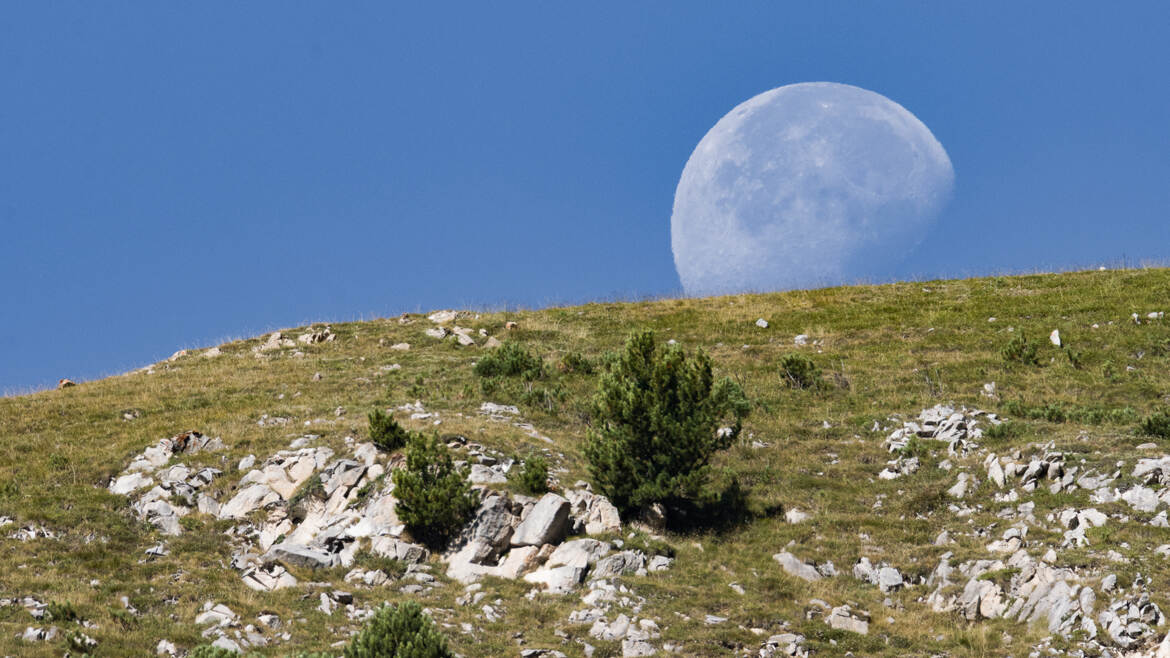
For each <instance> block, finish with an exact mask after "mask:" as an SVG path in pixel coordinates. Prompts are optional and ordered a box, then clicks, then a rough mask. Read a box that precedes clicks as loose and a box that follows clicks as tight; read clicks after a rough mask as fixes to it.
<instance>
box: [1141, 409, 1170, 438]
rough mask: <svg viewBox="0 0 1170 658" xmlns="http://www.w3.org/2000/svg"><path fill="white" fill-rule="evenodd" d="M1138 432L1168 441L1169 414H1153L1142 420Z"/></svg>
mask: <svg viewBox="0 0 1170 658" xmlns="http://www.w3.org/2000/svg"><path fill="white" fill-rule="evenodd" d="M1138 430H1139V431H1140V432H1141V433H1142V434H1145V435H1146V436H1156V437H1158V438H1160V439H1170V414H1166V413H1163V412H1161V411H1158V412H1155V413H1152V414H1150V415H1149V416H1146V417H1145V418H1144V419H1142V423H1141V425H1140V426H1139V427H1138Z"/></svg>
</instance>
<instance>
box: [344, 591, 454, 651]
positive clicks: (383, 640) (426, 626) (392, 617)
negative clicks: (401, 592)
mask: <svg viewBox="0 0 1170 658" xmlns="http://www.w3.org/2000/svg"><path fill="white" fill-rule="evenodd" d="M344 655H345V658H450V657H452V656H454V655H455V654H453V653H452V652H451V650H450V649H448V648H447V638H445V637H443V634H442V633H440V632H439V629H438V628H436V626H435V622H434V621H432V620H431V618H430V616H428V615H427V614H426V613H425V612H423V609H422V606H420V605H419V604H418V603H416V602H414V601H404V602H402V603H399V604H398V605H395V606H390V605H386V606H382V608H381V609H379V610H378V612H376V613H375V614H374V617H373V618H372V619H370V620H369V621H368V622H366V625H365V626H364V627H363V628H362V630H361V632H360V633H358V635H357V637H355V638H354V639H353V640H352V641H351V642H350V643H349V646H347V647H346V648H345V654H344Z"/></svg>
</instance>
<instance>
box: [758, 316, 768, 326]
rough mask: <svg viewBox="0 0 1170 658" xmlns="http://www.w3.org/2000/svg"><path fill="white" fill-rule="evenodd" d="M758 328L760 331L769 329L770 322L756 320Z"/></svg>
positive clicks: (762, 319) (761, 319)
mask: <svg viewBox="0 0 1170 658" xmlns="http://www.w3.org/2000/svg"><path fill="white" fill-rule="evenodd" d="M756 326H757V327H759V328H760V329H767V328H768V321H767V320H765V319H764V318H760V319H759V320H756Z"/></svg>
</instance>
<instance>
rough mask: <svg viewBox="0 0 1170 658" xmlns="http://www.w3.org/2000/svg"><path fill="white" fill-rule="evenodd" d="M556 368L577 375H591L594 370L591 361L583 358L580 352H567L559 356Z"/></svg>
mask: <svg viewBox="0 0 1170 658" xmlns="http://www.w3.org/2000/svg"><path fill="white" fill-rule="evenodd" d="M557 368H558V369H559V370H560V371H561V372H564V373H576V374H579V375H592V374H593V372H594V371H595V370H596V367H595V366H594V365H593V362H592V361H590V360H589V359H587V358H585V357H584V356H583V355H582V354H581V353H580V352H569V353H568V354H566V355H564V356H563V357H561V362H560V364H559V365H558V366H557Z"/></svg>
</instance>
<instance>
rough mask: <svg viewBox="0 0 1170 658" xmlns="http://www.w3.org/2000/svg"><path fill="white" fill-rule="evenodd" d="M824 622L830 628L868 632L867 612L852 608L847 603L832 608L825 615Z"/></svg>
mask: <svg viewBox="0 0 1170 658" xmlns="http://www.w3.org/2000/svg"><path fill="white" fill-rule="evenodd" d="M825 623H826V624H828V625H829V627H830V628H835V629H837V630H844V631H850V632H853V633H860V634H861V635H868V634H869V613H867V612H862V611H860V610H852V609H851V608H850V607H849V606H848V605H843V606H840V607H837V608H833V610H832V611H831V612H830V613H829V615H828V616H827V617H825Z"/></svg>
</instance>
